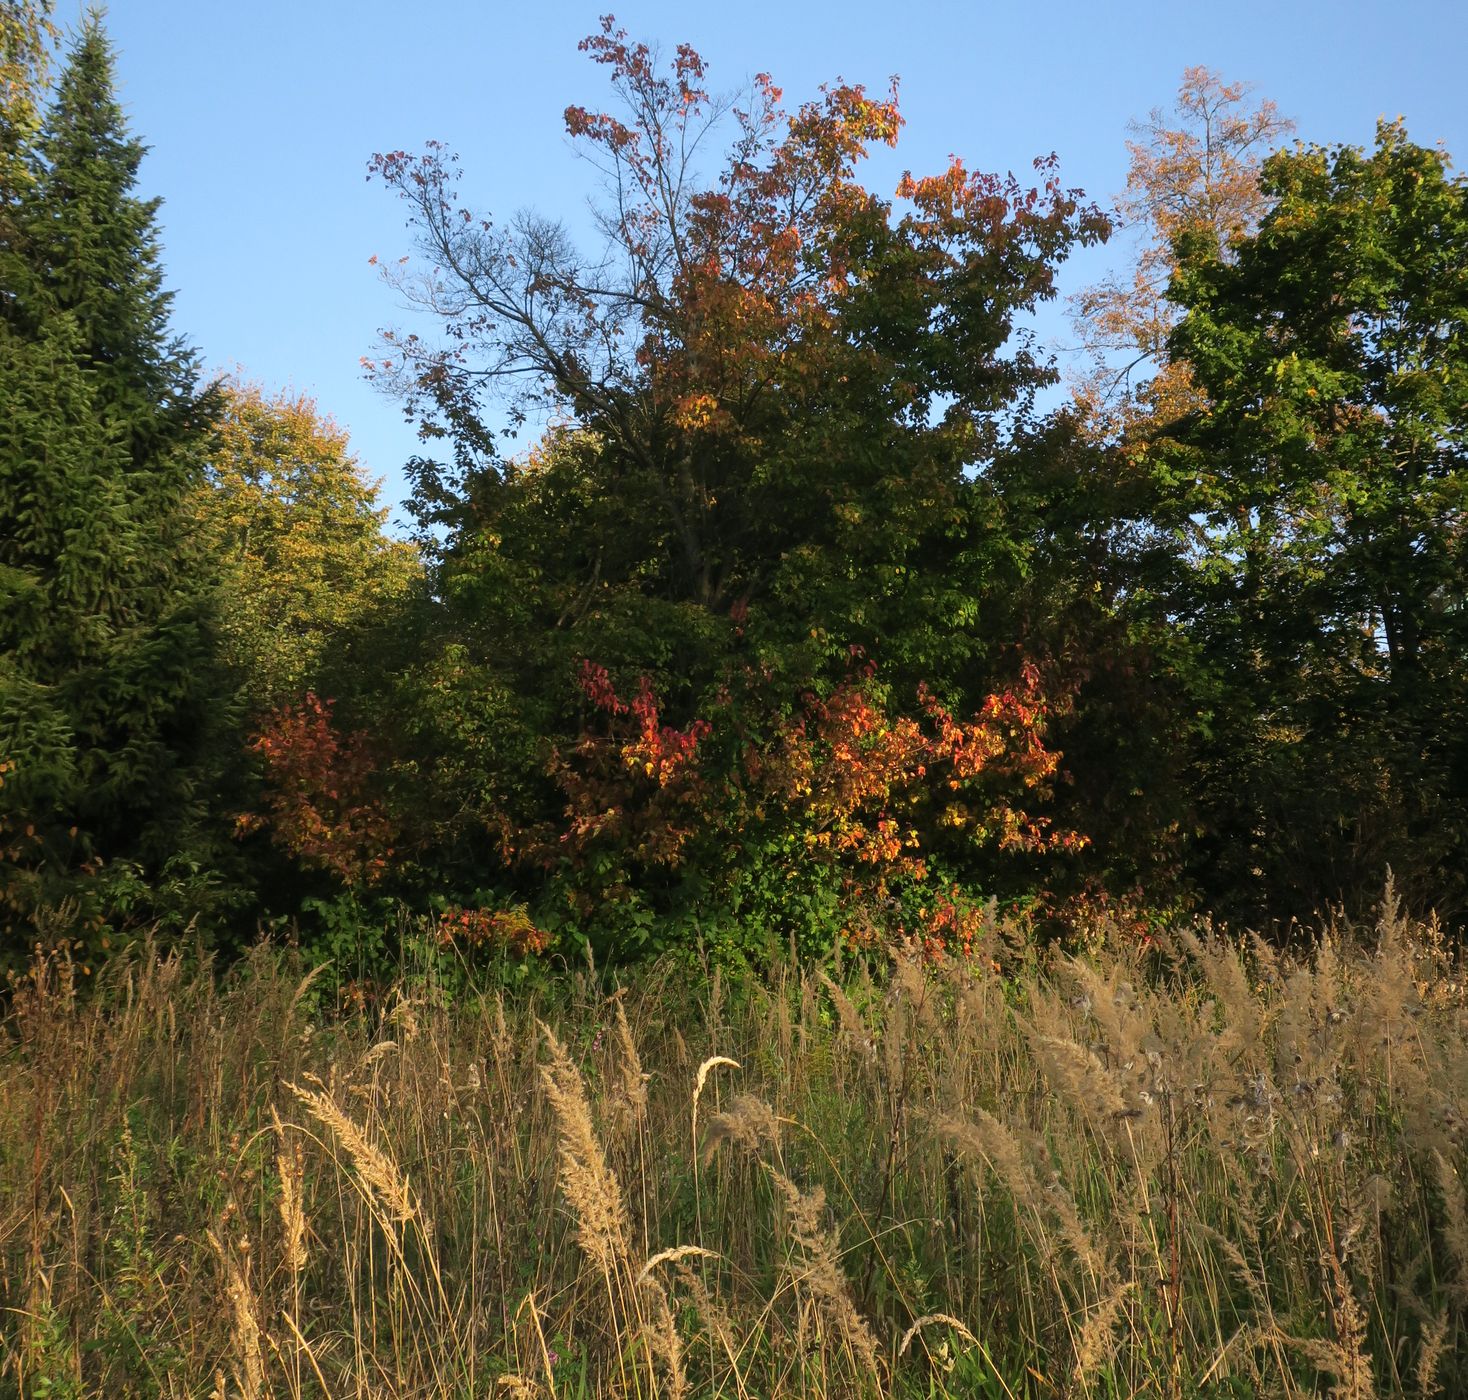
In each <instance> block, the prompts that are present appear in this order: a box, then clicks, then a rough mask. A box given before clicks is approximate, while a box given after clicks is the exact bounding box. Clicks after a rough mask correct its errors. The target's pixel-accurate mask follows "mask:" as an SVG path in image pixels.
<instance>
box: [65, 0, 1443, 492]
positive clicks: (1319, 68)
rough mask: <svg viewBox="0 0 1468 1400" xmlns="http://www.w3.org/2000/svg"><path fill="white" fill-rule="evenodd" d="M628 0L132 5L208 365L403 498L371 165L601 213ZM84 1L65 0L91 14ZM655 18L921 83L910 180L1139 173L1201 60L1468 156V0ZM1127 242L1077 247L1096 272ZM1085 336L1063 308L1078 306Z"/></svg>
mask: <svg viewBox="0 0 1468 1400" xmlns="http://www.w3.org/2000/svg"><path fill="white" fill-rule="evenodd" d="M607 3H609V0H603V4H601V5H597V4H576V3H566V2H565V0H539V3H505V0H424V3H422V4H420V5H416V6H412V5H409V4H406V3H401V4H387V3H381V0H353V2H352V3H345V0H294V3H285V2H284V0H253V3H247V4H234V3H228V4H227V3H224V2H223V0H114V3H113V4H112V6H111V8H110V11H109V14H108V18H107V28H108V32H109V33H110V34H111V36H112V38H113V41H114V43H115V45H116V46H117V49H118V76H119V81H120V86H121V95H122V99H123V101H124V104H125V105H126V108H127V110H128V113H129V116H130V119H131V121H132V125H133V129H134V131H135V132H136V134H137V135H139V136H140V137H141V138H142V139H143V140H144V141H146V142H147V143H148V144H149V146H150V147H151V148H152V149H151V153H150V155H149V158H148V160H147V161H146V162H145V164H144V167H143V173H142V180H141V184H142V190H143V192H144V193H146V194H156V195H161V196H162V197H163V199H164V207H163V210H162V214H161V223H162V228H163V243H164V261H165V264H166V267H167V273H168V280H169V284H170V286H171V287H172V288H173V289H174V291H175V293H176V300H175V303H174V310H175V321H176V324H177V327H178V329H179V330H180V331H182V332H183V333H184V334H186V335H187V336H188V337H189V338H190V339H191V340H192V342H193V343H194V344H195V345H196V346H197V347H198V348H199V349H200V351H201V352H202V354H203V356H204V358H205V361H206V363H207V364H209V365H211V366H214V367H218V368H221V369H224V368H230V367H233V366H235V365H238V366H240V367H242V368H243V370H244V372H245V373H246V374H247V375H249V376H251V377H253V378H256V379H259V380H262V381H263V382H265V383H266V384H267V385H268V386H270V387H282V386H285V385H291V386H294V387H296V388H299V389H303V390H306V391H307V392H310V393H312V394H314V395H315V396H316V397H317V399H318V400H319V402H320V405H321V407H322V408H323V409H325V410H326V411H328V412H330V413H331V414H332V415H333V416H334V417H335V418H336V419H337V421H338V422H340V423H341V424H342V425H343V426H345V427H346V428H348V429H349V430H350V431H351V434H352V441H353V445H354V447H355V449H356V451H357V452H358V454H359V455H360V456H361V458H362V460H363V461H364V462H365V463H366V465H367V466H368V468H369V470H370V471H371V472H372V473H373V474H374V475H378V476H381V477H383V478H384V479H385V495H386V497H387V498H388V499H390V500H396V499H397V498H398V497H399V496H400V495H401V492H402V489H403V488H402V475H401V466H402V463H403V462H404V461H405V460H406V459H407V458H408V457H409V456H411V455H412V454H413V453H414V452H415V451H416V450H417V447H418V444H417V440H416V437H415V435H414V433H413V431H412V429H411V427H410V426H408V425H407V424H406V423H404V421H403V418H402V414H401V411H400V410H399V409H398V407H397V406H396V405H395V404H393V403H391V402H389V401H387V400H385V399H383V398H382V397H381V396H380V395H378V394H377V393H376V392H374V391H373V390H372V389H371V388H370V387H369V386H368V385H367V384H366V383H365V382H364V381H363V379H362V376H361V369H360V364H359V361H360V359H361V357H362V356H363V355H365V354H368V353H370V352H371V350H372V347H373V344H374V341H375V337H376V332H377V329H378V328H379V327H381V326H383V325H387V324H400V323H402V322H403V321H404V317H403V316H402V314H401V313H400V311H399V308H398V307H397V305H396V303H395V299H394V295H393V293H392V292H391V291H390V290H389V289H388V288H387V287H385V286H383V285H382V283H381V282H380V281H379V280H378V278H377V275H376V272H375V270H374V269H373V268H372V267H371V266H369V264H368V259H369V258H370V257H372V256H373V255H374V254H376V255H379V256H380V257H381V258H382V259H383V260H384V261H386V260H389V259H392V258H396V257H397V256H398V255H400V254H402V253H405V252H407V251H408V250H409V244H408V237H407V234H406V231H405V230H404V228H403V223H402V215H401V212H400V210H399V208H398V207H397V204H396V202H395V201H394V199H393V198H391V197H390V196H389V194H388V193H387V192H386V191H385V190H384V189H383V188H382V187H381V186H380V185H377V184H369V183H368V182H367V181H366V178H365V174H366V163H367V161H368V159H369V158H370V156H371V155H372V153H373V152H374V151H380V150H389V149H396V148H405V149H408V150H416V149H418V148H419V147H420V146H421V145H422V143H423V142H424V141H425V140H427V139H429V138H437V139H439V140H442V141H445V142H447V143H448V144H449V145H450V146H451V147H453V148H455V149H457V150H458V151H460V152H461V154H462V157H463V164H464V168H465V175H464V186H463V190H464V195H465V198H466V201H468V202H472V203H475V204H477V205H479V206H483V207H484V208H486V209H488V210H490V211H492V212H494V213H495V214H496V215H497V216H498V215H505V214H509V213H511V212H512V211H513V210H515V209H518V208H526V207H534V208H537V209H539V210H540V211H542V212H544V213H547V214H555V215H561V216H565V217H566V218H567V219H568V220H570V221H573V222H574V221H576V220H577V219H578V218H579V217H580V216H581V213H582V211H583V210H584V208H585V201H586V198H587V195H588V194H589V193H590V190H591V188H592V181H591V177H590V172H589V171H588V170H587V168H586V167H585V165H584V164H582V163H581V162H579V161H578V160H577V159H576V157H575V155H574V153H573V151H572V149H571V146H570V143H569V142H568V140H567V138H566V137H565V135H564V131H563V126H562V121H561V113H562V111H563V109H564V108H565V106H566V105H567V104H568V103H572V102H578V103H582V104H584V105H586V106H588V107H593V108H594V107H597V106H601V105H603V103H604V95H605V88H604V86H603V84H602V79H601V74H600V71H599V70H597V69H596V68H594V67H593V65H592V64H591V63H590V62H589V61H588V60H587V59H586V58H585V56H583V55H581V54H579V53H577V51H576V44H577V41H578V40H579V39H580V38H581V37H582V36H584V35H585V34H587V33H589V32H591V31H592V30H593V29H594V28H595V27H596V22H597V16H598V14H599V13H600V12H601V10H602V9H604V8H605V7H606V4H607ZM71 7H72V0H60V3H59V4H58V10H59V11H60V15H59V17H60V18H61V19H62V20H63V21H67V20H75V19H76V18H77V16H78V15H79V13H80V7H79V6H78V7H77V9H76V12H75V13H73V12H71ZM617 18H618V20H619V22H620V23H622V24H623V25H625V26H626V27H627V28H628V30H629V31H630V32H631V33H632V34H633V35H634V36H636V37H641V38H646V39H648V40H654V39H656V40H659V41H661V42H662V43H663V44H664V45H665V46H667V47H669V48H671V46H672V45H673V44H675V43H677V42H680V41H683V40H687V41H688V42H691V43H692V44H693V45H694V46H695V47H696V48H697V49H699V51H700V52H701V53H702V54H703V55H704V57H705V58H706V59H708V60H709V62H710V65H711V68H710V75H709V81H710V85H711V86H712V87H713V88H714V89H715V90H725V89H731V88H737V87H738V86H740V85H741V84H742V82H743V81H744V80H745V79H747V78H748V77H749V75H751V74H753V73H755V72H758V71H761V70H767V71H769V72H770V73H771V74H773V76H774V78H775V80H776V82H778V83H780V84H781V85H782V86H783V87H784V89H785V93H786V98H787V101H789V102H792V103H793V102H798V101H799V100H801V99H802V98H804V97H806V96H808V95H810V94H811V93H812V92H813V91H814V89H815V87H816V85H817V84H818V83H820V82H822V81H825V80H830V79H833V78H835V77H837V76H840V77H844V78H845V79H847V80H849V81H858V82H865V83H867V84H868V85H869V86H873V87H885V84H886V80H887V78H888V77H889V76H890V75H892V74H894V73H895V74H897V75H898V76H899V77H900V78H901V103H902V109H903V113H904V116H905V118H906V121H907V125H906V128H905V130H904V132H903V137H902V142H901V144H900V146H899V148H898V150H897V151H895V152H886V151H884V152H882V154H881V158H880V159H879V160H876V161H874V162H872V164H871V165H870V167H869V183H870V184H872V186H873V187H874V188H877V189H879V190H881V191H882V192H883V193H890V191H891V189H892V186H893V185H894V184H895V182H896V179H897V178H898V176H899V175H900V174H901V171H902V169H903V168H904V167H911V168H912V169H913V171H914V172H915V173H930V172H934V171H937V170H939V169H941V168H942V166H943V165H944V164H945V163H946V160H947V157H948V155H949V153H956V154H959V155H962V156H963V157H964V159H965V161H966V162H967V163H968V164H969V165H970V166H971V167H974V168H979V169H994V170H1010V169H1013V170H1015V171H1016V172H1024V171H1026V170H1028V168H1029V163H1030V161H1031V159H1032V158H1033V157H1034V156H1036V155H1040V154H1045V153H1048V152H1050V151H1052V150H1053V151H1056V152H1058V153H1059V155H1060V157H1061V163H1062V174H1063V176H1064V178H1065V181H1066V183H1067V184H1073V185H1080V186H1082V187H1083V188H1085V189H1086V191H1087V192H1088V193H1090V194H1091V195H1092V196H1094V197H1098V198H1103V199H1104V198H1108V197H1109V196H1111V195H1112V194H1114V193H1115V192H1116V191H1117V190H1119V189H1120V187H1121V185H1122V184H1123V182H1124V179H1125V172H1126V150H1125V145H1124V142H1125V139H1126V125H1127V122H1128V120H1129V119H1130V118H1133V117H1141V116H1144V115H1145V114H1146V113H1147V111H1148V110H1149V109H1151V108H1152V107H1154V106H1163V107H1166V106H1168V105H1169V104H1170V103H1171V101H1172V98H1173V96H1174V94H1175V92H1176V89H1177V85H1178V80H1179V77H1180V75H1181V73H1182V70H1183V69H1184V68H1185V67H1186V66H1188V65H1190V64H1200V63H1201V64H1206V65H1207V66H1209V67H1211V68H1214V69H1216V70H1218V71H1219V72H1221V73H1222V74H1223V76H1224V77H1225V78H1227V79H1228V80H1230V81H1249V82H1252V83H1254V84H1255V85H1256V86H1257V88H1258V91H1259V94H1260V95H1262V96H1267V97H1271V98H1273V99H1274V100H1275V101H1276V102H1278V104H1279V105H1280V108H1281V109H1282V111H1283V112H1284V113H1286V114H1287V115H1289V116H1292V117H1293V118H1294V119H1295V121H1296V122H1297V123H1298V134H1299V136H1300V137H1301V138H1302V139H1304V140H1307V141H1320V142H1326V143H1329V142H1334V141H1350V142H1354V143H1369V142H1370V141H1371V139H1372V134H1373V130H1374V126H1375V122H1376V119H1377V117H1378V116H1380V115H1387V116H1395V115H1398V114H1401V115H1403V116H1405V117H1406V118H1407V123H1408V130H1409V132H1410V134H1411V135H1412V137H1413V138H1414V139H1415V140H1417V141H1419V142H1421V143H1423V144H1432V143H1434V142H1438V141H1441V142H1443V143H1444V144H1445V145H1446V147H1447V148H1448V150H1449V151H1451V152H1453V153H1455V155H1456V156H1457V157H1458V162H1457V163H1458V165H1459V167H1460V168H1461V167H1462V166H1464V165H1468V81H1465V77H1464V72H1463V61H1464V57H1465V55H1468V0H1397V3H1392V4H1387V3H1351V2H1350V0H1275V3H1257V0H1247V2H1246V3H1232V4H1217V3H1215V4H1206V5H1205V4H1196V3H1191V0H1177V2H1176V3H1172V4H1160V3H1159V4H1141V3H1106V0H1091V3H1080V0H1064V3H1051V4H1048V5H1043V6H1041V5H1026V4H1022V3H1013V0H1010V3H1007V4H1003V5H999V4H993V3H967V4H964V3H956V2H951V0H906V3H902V2H901V0H899V3H893V4H883V5H877V4H873V3H869V0H848V3H844V4H833V3H827V2H826V0H819V3H817V2H815V0H783V3H774V0H743V2H742V3H720V4H697V3H686V2H685V3H683V4H673V3H665V2H664V0H657V2H656V3H652V2H651V0H637V3H632V0H628V3H625V4H622V5H621V6H620V7H619V8H618V9H617ZM1106 260H1107V255H1106V253H1105V252H1104V251H1103V252H1102V253H1101V254H1099V255H1095V254H1093V255H1091V256H1089V257H1088V258H1087V259H1085V260H1084V262H1083V263H1081V264H1078V265H1076V266H1074V267H1073V268H1071V269H1070V270H1069V275H1068V276H1067V277H1066V279H1065V282H1064V285H1065V287H1066V289H1075V288H1077V287H1079V286H1080V285H1082V284H1083V283H1085V282H1088V281H1092V280H1095V278H1096V277H1097V276H1098V275H1099V274H1100V272H1101V271H1102V270H1104V266H1105V262H1106ZM1051 322H1052V328H1053V329H1054V330H1055V331H1056V332H1057V333H1058V331H1059V327H1060V324H1061V323H1060V322H1059V321H1058V319H1056V318H1051Z"/></svg>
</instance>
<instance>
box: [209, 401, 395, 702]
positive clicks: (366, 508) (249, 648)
mask: <svg viewBox="0 0 1468 1400" xmlns="http://www.w3.org/2000/svg"><path fill="white" fill-rule="evenodd" d="M225 405H226V408H225V413H224V417H223V421H222V422H221V424H220V428H219V432H218V436H217V440H216V446H215V450H214V453H213V458H212V461H211V465H210V470H209V473H208V480H207V482H206V484H205V485H204V486H203V487H202V488H201V490H200V492H199V496H198V511H199V516H200V519H201V522H202V524H203V527H204V530H205V533H206V534H207V536H208V538H209V539H210V541H211V543H212V545H213V548H214V551H215V553H216V555H217V557H218V558H219V560H220V562H221V565H222V568H223V573H224V596H223V599H222V603H221V610H222V620H221V627H222V632H223V645H224V650H225V657H226V660H227V661H228V662H229V663H231V664H232V665H233V666H234V667H235V668H236V669H237V670H238V672H239V673H240V676H241V679H242V688H243V691H244V694H245V697H246V699H247V701H248V703H249V705H250V706H251V708H252V709H253V710H255V711H256V712H257V713H258V712H261V711H264V710H266V709H269V708H271V707H272V706H274V705H277V704H280V703H282V702H284V701H286V700H289V699H294V698H296V697H299V696H300V695H301V694H303V693H304V692H305V691H307V690H309V689H311V688H312V687H315V686H319V685H321V684H322V682H323V676H324V668H325V666H326V664H327V660H328V655H329V651H330V648H331V647H332V645H333V643H334V642H338V641H341V640H344V639H345V638H346V637H347V636H349V635H350V634H351V633H353V632H354V631H356V630H359V629H361V628H363V627H365V626H370V625H371V623H372V621H373V618H374V617H375V616H377V615H378V613H379V610H380V609H382V608H383V607H384V606H385V605H389V604H391V603H393V602H395V601H398V600H401V599H402V598H403V596H404V595H405V594H406V592H407V591H408V589H409V588H410V587H411V585H412V583H413V581H414V579H415V578H417V576H418V574H419V563H418V555H417V551H416V550H415V549H414V548H413V546H412V545H410V544H407V543H405V542H404V541H402V540H398V539H394V538H393V537H392V536H391V535H390V534H388V533H387V530H386V524H387V516H388V510H387V508H386V507H384V506H381V505H379V504H378V499H379V498H378V491H379V484H378V483H376V482H374V481H373V480H372V479H371V478H370V477H369V476H368V475H367V472H366V470H365V469H364V468H363V466H362V464H361V462H360V461H359V460H358V459H357V458H356V457H355V456H354V455H353V454H352V452H351V448H350V444H349V441H348V437H347V433H346V431H345V430H344V429H342V428H341V427H339V426H338V425H337V424H336V423H335V422H334V421H333V420H332V419H331V418H330V417H329V416H328V415H326V414H324V413H322V412H321V410H320V409H319V408H318V407H317V405H316V403H315V402H314V401H313V400H312V399H311V398H309V397H307V396H306V395H304V394H299V393H293V392H289V391H287V392H282V393H276V394H271V393H268V392H266V390H264V389H263V388H261V387H260V386H259V385H257V384H249V383H244V382H240V381H234V382H231V383H229V384H227V385H226V386H225Z"/></svg>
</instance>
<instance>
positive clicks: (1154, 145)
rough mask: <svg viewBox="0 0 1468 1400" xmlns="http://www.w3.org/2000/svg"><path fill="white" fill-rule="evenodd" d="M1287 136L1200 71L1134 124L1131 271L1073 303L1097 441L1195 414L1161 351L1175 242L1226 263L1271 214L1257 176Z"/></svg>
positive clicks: (1194, 398)
mask: <svg viewBox="0 0 1468 1400" xmlns="http://www.w3.org/2000/svg"><path fill="white" fill-rule="evenodd" d="M1293 130H1294V123H1293V122H1291V121H1290V120H1289V119H1288V118H1286V117H1283V116H1281V115H1280V112H1279V108H1278V107H1277V106H1276V105H1275V104H1274V103H1273V102H1270V101H1268V100H1265V101H1261V102H1255V101H1253V99H1252V93H1251V89H1250V88H1249V87H1248V86H1247V85H1245V84H1243V83H1226V82H1224V80H1223V78H1222V77H1221V76H1220V75H1219V74H1218V73H1215V72H1213V71H1212V70H1211V69H1208V68H1203V67H1193V68H1188V69H1185V70H1184V72H1183V78H1182V83H1181V85H1180V86H1179V88H1178V94H1177V101H1176V104H1175V106H1174V108H1173V111H1172V113H1171V114H1168V113H1164V112H1163V111H1162V110H1161V109H1160V108H1153V110H1152V112H1151V114H1150V115H1149V116H1148V118H1147V120H1146V121H1145V122H1133V123H1132V126H1131V135H1132V139H1131V140H1130V141H1128V142H1127V150H1128V151H1129V152H1130V154H1131V163H1130V166H1129V168H1128V170H1127V182H1126V190H1125V191H1124V192H1123V194H1122V195H1121V196H1120V197H1119V200H1118V212H1119V213H1120V215H1121V217H1122V220H1123V221H1124V226H1125V227H1127V228H1129V229H1130V230H1131V232H1132V234H1133V237H1134V240H1135V241H1134V247H1135V261H1134V262H1133V263H1132V265H1131V266H1130V267H1129V268H1127V269H1126V270H1124V271H1123V272H1121V273H1120V274H1118V275H1116V276H1113V277H1110V278H1108V279H1107V280H1105V281H1103V282H1101V283H1099V284H1097V285H1096V286H1094V287H1090V288H1087V289H1086V290H1085V291H1083V292H1081V293H1080V294H1079V295H1077V296H1075V297H1073V298H1072V299H1071V304H1070V306H1071V320H1072V323H1073V324H1074V326H1075V328H1076V331H1077V332H1078V334H1079V335H1080V339H1081V346H1082V348H1083V350H1084V352H1085V357H1086V361H1087V364H1086V369H1085V371H1084V373H1083V375H1082V377H1081V378H1080V380H1079V382H1078V383H1077V385H1076V396H1077V398H1078V400H1079V402H1080V404H1081V406H1082V408H1083V410H1084V411H1085V412H1086V413H1087V414H1088V415H1090V417H1091V419H1092V422H1093V427H1094V428H1095V429H1096V430H1098V431H1100V432H1102V433H1103V434H1114V433H1118V432H1124V431H1126V430H1127V429H1128V428H1130V427H1133V426H1134V425H1135V424H1136V423H1137V422H1138V421H1139V420H1160V421H1164V422H1165V421H1167V420H1170V419H1172V418H1175V417H1177V416H1178V415H1179V414H1181V413H1184V412H1187V411H1188V410H1190V409H1192V408H1195V407H1197V405H1198V396H1199V391H1198V388H1197V385H1196V384H1195V383H1194V382H1193V380H1192V377H1191V375H1190V374H1189V372H1188V369H1187V366H1186V365H1184V364H1181V363H1178V362H1176V361H1174V360H1173V359H1172V357H1171V356H1170V355H1169V353H1168V348H1167V338H1168V335H1169V333H1170V332H1171V330H1172V328H1173V326H1174V325H1176V324H1177V320H1178V315H1179V313H1178V310H1177V307H1176V305H1175V304H1174V303H1173V302H1172V301H1170V300H1169V299H1168V287H1169V285H1170V283H1171V281H1172V277H1173V274H1174V272H1175V271H1176V267H1177V261H1176V253H1175V251H1174V250H1175V245H1176V244H1177V241H1178V240H1179V239H1180V238H1181V237H1183V236H1184V235H1186V236H1188V237H1192V238H1206V239H1211V240H1212V242H1213V243H1214V245H1215V246H1216V247H1217V249H1218V253H1219V256H1220V257H1222V258H1224V259H1227V257H1228V256H1229V247H1230V244H1231V243H1232V241H1233V240H1234V239H1236V238H1239V237H1241V236H1243V235H1246V234H1248V233H1250V232H1252V231H1253V230H1254V229H1255V228H1256V227H1257V226H1258V223H1259V220H1260V218H1262V217H1263V215H1264V213H1265V211H1266V210H1267V209H1268V207H1269V196H1268V195H1267V194H1266V193H1265V192H1264V190H1263V189H1262V188H1261V186H1260V183H1259V168H1260V165H1261V163H1262V162H1263V160H1264V158H1265V157H1266V156H1268V155H1269V154H1270V152H1271V151H1272V150H1273V149H1274V148H1275V147H1276V146H1278V145H1279V144H1280V142H1281V141H1282V140H1283V139H1284V138H1285V137H1287V136H1288V135H1289V134H1290V133H1291V132H1292V131H1293Z"/></svg>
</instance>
